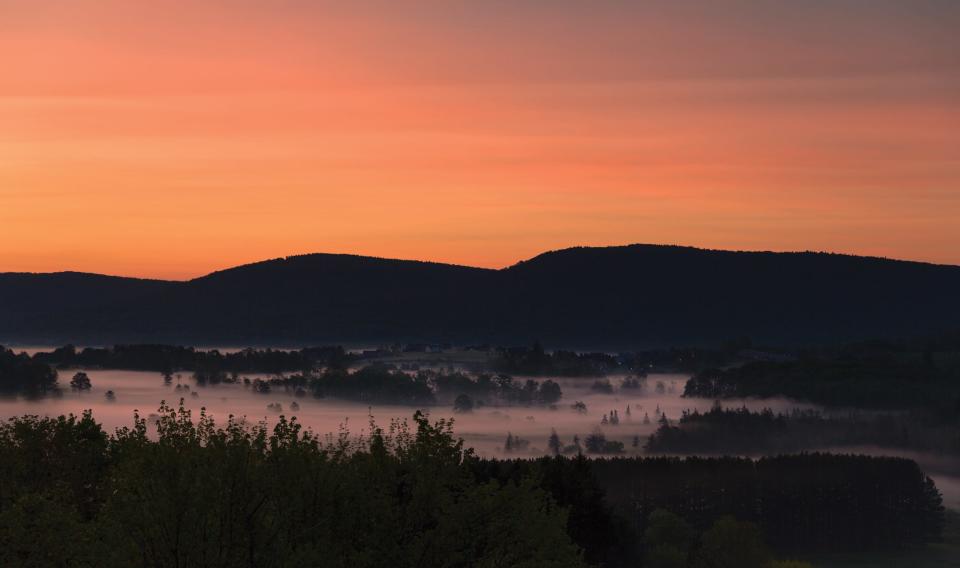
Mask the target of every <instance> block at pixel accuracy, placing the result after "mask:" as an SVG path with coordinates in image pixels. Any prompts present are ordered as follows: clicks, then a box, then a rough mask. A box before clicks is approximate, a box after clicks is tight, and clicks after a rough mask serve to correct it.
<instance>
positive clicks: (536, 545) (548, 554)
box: [0, 407, 582, 568]
mask: <svg viewBox="0 0 960 568" xmlns="http://www.w3.org/2000/svg"><path fill="white" fill-rule="evenodd" d="M414 420H415V423H416V429H415V430H413V431H411V430H408V429H407V428H406V427H404V426H403V425H402V424H394V425H392V426H391V428H389V429H388V430H382V429H379V428H376V427H373V429H372V434H371V435H370V436H369V437H367V438H365V439H363V440H358V441H350V440H348V439H346V438H344V437H340V438H332V439H330V440H328V441H326V442H324V441H322V440H321V439H318V438H317V437H315V436H313V435H312V434H309V433H306V432H304V431H302V430H301V428H300V425H299V424H297V423H296V421H295V420H294V421H287V420H285V419H283V418H281V420H280V422H279V423H278V425H277V426H276V427H275V428H274V429H273V431H272V433H270V432H268V431H267V430H266V429H265V428H264V427H253V428H248V427H244V426H242V425H241V424H240V423H237V422H234V421H231V422H230V423H228V424H227V425H226V426H225V427H224V428H217V427H216V426H215V425H214V424H213V422H212V421H211V420H210V419H209V418H207V417H205V416H203V415H202V414H201V416H200V419H199V421H198V422H193V421H192V420H191V417H190V414H189V412H188V411H184V410H183V409H180V410H179V411H177V410H173V409H170V408H166V407H163V408H161V410H160V418H159V422H158V435H157V436H156V437H155V439H154V438H153V437H148V436H147V425H146V423H145V422H144V421H142V420H139V419H138V420H137V421H136V423H135V426H134V427H133V428H132V429H124V430H121V431H118V432H117V434H116V435H114V436H109V437H108V436H107V435H106V434H105V433H104V432H103V430H102V429H101V428H100V427H99V426H98V425H97V424H96V423H95V422H94V421H93V418H92V416H90V415H89V414H85V415H84V416H83V417H81V418H76V417H72V416H71V417H69V418H65V417H60V418H58V419H50V418H37V417H24V418H19V419H14V420H11V421H9V422H7V423H5V424H3V425H2V426H0V565H3V566H11V567H15V566H80V567H93V566H97V567H112V566H117V567H120V566H124V567H126V566H157V567H161V566H162V567H167V566H223V567H227V566H230V567H233V566H258V567H270V566H333V567H338V566H342V567H379V566H399V567H405V566H406V567H411V568H413V567H417V568H419V567H422V566H448V567H466V566H484V565H488V566H494V565H496V566H501V565H502V566H521V567H528V568H536V567H540V566H556V567H567V566H570V567H573V566H580V565H582V561H581V558H580V554H579V552H578V549H577V547H576V545H574V544H573V543H572V542H571V539H570V537H568V536H567V533H566V525H567V514H566V512H565V510H564V509H563V508H560V507H558V505H557V504H556V503H555V501H554V500H553V499H552V498H551V497H550V494H549V492H548V491H545V490H544V489H542V488H541V487H540V485H541V484H542V483H541V482H540V481H539V480H535V479H533V478H532V477H531V476H529V475H524V476H520V477H517V478H516V479H515V480H511V481H500V480H490V479H487V480H482V479H479V478H478V476H476V475H475V473H474V471H475V470H476V468H477V466H476V464H477V460H476V458H474V457H473V456H472V454H471V452H470V451H468V450H465V449H464V448H463V447H462V442H459V441H457V440H456V439H454V438H453V436H452V434H451V431H450V424H449V423H448V422H445V421H442V420H441V421H439V422H436V423H430V422H428V421H427V420H426V419H425V418H424V417H422V416H421V415H420V414H417V415H415V417H414Z"/></svg>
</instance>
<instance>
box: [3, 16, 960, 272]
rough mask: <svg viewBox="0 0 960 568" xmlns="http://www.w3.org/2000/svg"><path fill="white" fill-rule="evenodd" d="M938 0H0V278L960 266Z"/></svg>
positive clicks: (953, 85) (958, 143)
mask: <svg viewBox="0 0 960 568" xmlns="http://www.w3.org/2000/svg"><path fill="white" fill-rule="evenodd" d="M957 29H960V2H955V1H953V0H911V1H910V2H902V1H887V0H838V1H835V2H795V1H788V0H780V1H778V0H764V1H746V0H744V1H733V0H730V1H720V0H701V1H699V2H697V1H685V2H674V1H672V0H671V1H667V0H663V1H656V2H640V1H636V2H627V1H616V2H614V1H608V2H602V1H600V2H572V1H565V0H550V1H547V0H519V1H518V0H502V1H499V0H485V1H483V2H479V1H477V2H464V1H456V0H438V1H435V2H434V1H430V2H424V1H421V2H397V1H395V0H389V1H387V0H382V1H367V0H357V1H351V2H321V1H316V0H312V1H307V0H283V1H277V2H262V1H253V0H206V1H202V2H198V1H195V0H191V1H179V0H163V1H157V2H130V1H129V0H101V1H98V2H75V1H71V0H56V1H55V0H0V271H51V270H63V269H73V270H84V271H95V272H106V273H112V274H128V275H138V276H151V277H165V278H186V277H191V276H196V275H200V274H203V273H206V272H208V271H210V270H213V269H217V268H223V267H227V266H231V265H235V264H239V263H243V262H248V261H253V260H259V259H263V258H270V257H276V256H283V255H286V254H293V253H302V252H353V253H360V254H372V255H378V256H390V257H401V258H419V259H429V260H437V261H444V262H456V263H462V264H472V265H480V266H495V267H498V266H503V265H507V264H511V263H513V262H515V261H516V260H518V259H521V258H524V257H528V256H530V255H533V254H536V253H538V252H541V251H543V250H546V249H551V248H559V247H564V246H571V245H577V244H587V245H601V244H623V243H632V242H653V243H677V244H690V245H697V246H706V247H712V248H737V249H773V250H807V249H816V250H833V251H840V252H852V253H860V254H875V255H883V256H891V257H897V258H910V259H921V260H930V261H935V262H944V263H957V264H960V34H958V33H957Z"/></svg>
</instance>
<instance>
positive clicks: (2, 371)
mask: <svg viewBox="0 0 960 568" xmlns="http://www.w3.org/2000/svg"><path fill="white" fill-rule="evenodd" d="M56 388H57V371H56V370H54V369H52V368H50V366H49V365H45V364H44V363H41V362H39V361H35V360H33V359H31V358H30V356H28V355H27V354H25V353H19V354H18V353H14V352H13V351H11V350H10V349H5V348H4V347H2V346H0V396H18V395H22V396H28V397H35V396H42V395H44V394H47V393H51V392H54V391H56Z"/></svg>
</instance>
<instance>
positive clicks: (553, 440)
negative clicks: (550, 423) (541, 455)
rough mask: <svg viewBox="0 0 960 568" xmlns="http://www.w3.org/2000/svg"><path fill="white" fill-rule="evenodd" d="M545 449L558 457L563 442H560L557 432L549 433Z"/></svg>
mask: <svg viewBox="0 0 960 568" xmlns="http://www.w3.org/2000/svg"><path fill="white" fill-rule="evenodd" d="M547 447H548V448H550V453H552V454H553V455H555V456H557V455H560V452H561V451H562V450H563V442H561V441H560V436H558V435H557V431H556V430H555V429H554V430H551V431H550V439H548V440H547Z"/></svg>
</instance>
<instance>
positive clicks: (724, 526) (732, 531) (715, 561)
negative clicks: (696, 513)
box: [693, 516, 771, 568]
mask: <svg viewBox="0 0 960 568" xmlns="http://www.w3.org/2000/svg"><path fill="white" fill-rule="evenodd" d="M770 561H771V558H770V553H769V552H768V551H767V547H766V546H765V545H764V544H763V538H762V537H761V534H760V528H759V527H758V526H757V525H755V524H753V523H745V522H740V521H738V520H736V519H734V518H733V517H729V516H728V517H722V518H720V519H718V520H717V521H716V522H714V523H713V526H711V527H710V529H709V530H708V531H707V532H705V533H703V536H702V537H701V539H700V549H699V550H698V551H697V553H696V555H695V559H694V562H693V565H694V567H695V568H768V566H769V565H770Z"/></svg>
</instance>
